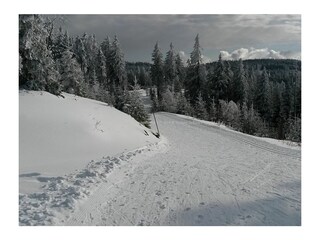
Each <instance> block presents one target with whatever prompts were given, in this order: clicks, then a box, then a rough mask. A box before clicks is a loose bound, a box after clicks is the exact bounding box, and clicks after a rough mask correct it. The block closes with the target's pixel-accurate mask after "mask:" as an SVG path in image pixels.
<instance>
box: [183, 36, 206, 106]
mask: <svg viewBox="0 0 320 240" xmlns="http://www.w3.org/2000/svg"><path fill="white" fill-rule="evenodd" d="M205 82H206V69H205V66H204V65H203V60H202V54H201V47H200V43H199V35H197V36H196V38H195V43H194V46H193V51H192V52H191V55H190V61H188V66H187V77H186V83H185V85H186V89H185V90H186V95H187V96H188V98H189V99H190V102H191V103H192V104H195V103H196V101H197V98H198V96H199V94H200V93H202V92H203V91H204V85H205Z"/></svg>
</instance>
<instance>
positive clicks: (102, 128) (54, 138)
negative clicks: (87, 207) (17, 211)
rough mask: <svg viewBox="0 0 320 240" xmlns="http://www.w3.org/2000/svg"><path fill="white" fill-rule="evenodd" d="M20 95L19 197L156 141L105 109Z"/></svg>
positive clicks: (72, 99) (78, 100)
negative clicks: (108, 158)
mask: <svg viewBox="0 0 320 240" xmlns="http://www.w3.org/2000/svg"><path fill="white" fill-rule="evenodd" d="M63 96H64V98H63V97H57V96H55V95H52V94H49V93H47V92H36V91H29V92H26V91H20V92H19V104H20V106H19V171H20V172H19V174H20V175H19V177H20V178H19V179H20V181H19V182H20V192H21V193H30V192H35V191H37V190H38V189H39V187H40V186H41V185H43V184H44V183H45V182H48V180H49V179H52V178H56V177H59V176H63V175H66V174H70V173H72V172H74V171H76V170H81V169H84V168H85V167H86V166H87V164H88V163H89V162H90V161H91V160H95V161H96V160H98V161H99V160H101V159H102V158H103V157H107V156H115V155H119V154H121V153H123V152H129V151H131V150H134V149H137V148H140V147H143V146H146V145H149V144H153V143H156V142H158V141H159V140H158V139H157V138H156V137H154V135H153V134H152V133H151V131H150V129H148V128H146V127H144V126H142V125H141V124H139V123H138V122H137V121H135V120H134V119H133V118H132V117H131V116H129V115H127V114H124V113H122V112H120V111H118V110H116V109H115V108H113V107H110V106H108V105H107V104H105V103H102V102H99V101H95V100H90V99H86V98H82V97H78V96H74V95H71V94H67V93H64V94H63Z"/></svg>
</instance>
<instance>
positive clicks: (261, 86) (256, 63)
mask: <svg viewBox="0 0 320 240" xmlns="http://www.w3.org/2000/svg"><path fill="white" fill-rule="evenodd" d="M201 50H202V48H201V46H200V42H199V36H198V35H197V36H196V38H195V43H194V47H193V50H192V52H191V54H190V58H189V59H188V61H187V66H185V67H184V66H183V64H182V62H181V58H180V56H179V54H176V53H175V51H174V48H173V45H172V44H170V48H169V51H168V52H167V53H166V56H165V59H163V54H162V53H161V50H160V48H159V44H158V43H156V44H155V47H154V50H153V53H152V61H153V63H152V66H151V70H150V71H151V73H150V75H151V81H152V84H153V85H154V86H156V87H155V88H154V89H151V97H152V99H153V105H154V110H155V111H157V110H158V111H159V110H160V111H169V112H174V113H179V114H184V115H189V116H194V117H197V118H199V119H204V120H209V121H217V122H223V123H224V124H226V125H228V126H231V127H232V128H234V129H236V130H239V131H242V132H244V133H248V134H253V135H258V136H265V137H272V138H278V139H289V140H292V141H297V142H300V141H301V62H300V61H298V60H263V59H262V60H247V61H242V60H241V59H240V60H238V61H224V60H223V59H222V58H221V55H219V60H218V61H217V62H212V63H209V64H204V63H203V59H202V52H201Z"/></svg>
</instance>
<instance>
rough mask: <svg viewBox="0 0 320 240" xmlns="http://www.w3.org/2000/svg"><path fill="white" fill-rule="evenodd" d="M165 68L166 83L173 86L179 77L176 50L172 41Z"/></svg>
mask: <svg viewBox="0 0 320 240" xmlns="http://www.w3.org/2000/svg"><path fill="white" fill-rule="evenodd" d="M164 70H165V85H169V86H172V85H173V83H174V81H175V80H176V77H177V67H176V59H175V52H174V49H173V45H172V43H170V49H169V51H168V52H167V55H166V59H165V64H164Z"/></svg>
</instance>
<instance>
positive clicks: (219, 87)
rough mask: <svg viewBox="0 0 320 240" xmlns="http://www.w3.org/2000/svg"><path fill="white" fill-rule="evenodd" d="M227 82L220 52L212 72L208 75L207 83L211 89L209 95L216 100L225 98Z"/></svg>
mask: <svg viewBox="0 0 320 240" xmlns="http://www.w3.org/2000/svg"><path fill="white" fill-rule="evenodd" d="M228 83H229V81H228V77H227V75H226V69H225V65H224V61H223V60H222V57H221V53H220V54H219V60H218V63H217V66H216V68H215V69H214V71H213V73H212V74H211V75H210V76H209V80H208V84H209V88H210V90H211V92H210V95H209V97H210V98H212V97H214V98H215V99H217V100H219V99H224V100H227V93H228V91H227V90H228Z"/></svg>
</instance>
